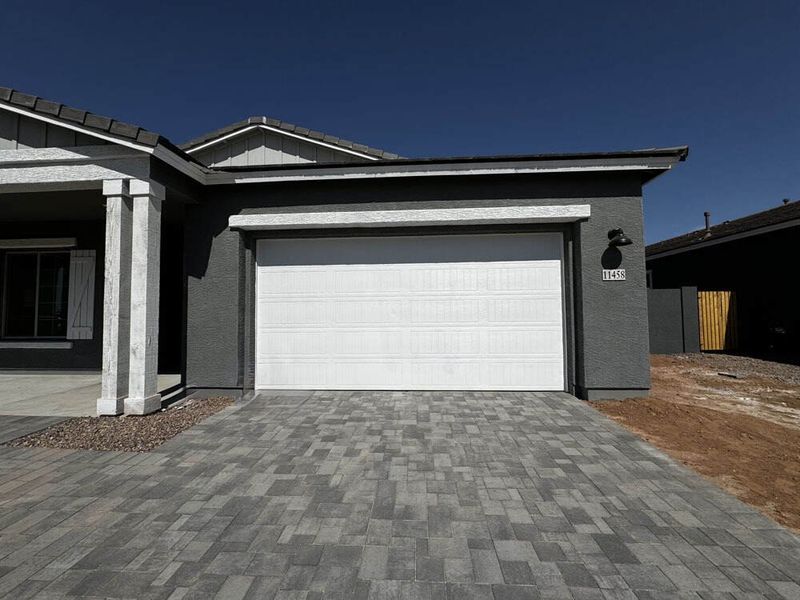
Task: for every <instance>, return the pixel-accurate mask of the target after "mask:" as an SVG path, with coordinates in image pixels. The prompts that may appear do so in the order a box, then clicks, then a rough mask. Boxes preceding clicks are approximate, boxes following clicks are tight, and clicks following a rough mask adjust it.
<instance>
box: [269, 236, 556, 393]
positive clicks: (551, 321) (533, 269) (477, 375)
mask: <svg viewBox="0 0 800 600" xmlns="http://www.w3.org/2000/svg"><path fill="white" fill-rule="evenodd" d="M561 249H562V240H561V235H560V234H558V233H541V234H504V235H494V234H492V235H446V236H414V237H400V236H397V237H356V238H335V239H331V238H314V239H281V240H261V241H259V242H258V249H257V277H256V286H257V308H256V387H257V388H259V389H269V388H272V389H287V388H291V389H376V390H379V389H383V390H443V389H449V390H563V389H564V350H563V324H562V323H563V308H562V305H563V302H562V299H563V298H562V295H563V294H562V287H563V285H562V268H561V266H562V265H561V262H562V258H561V254H562V252H561Z"/></svg>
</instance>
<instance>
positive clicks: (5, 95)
mask: <svg viewBox="0 0 800 600" xmlns="http://www.w3.org/2000/svg"><path fill="white" fill-rule="evenodd" d="M13 92H14V90H12V89H11V88H7V87H1V86H0V100H4V101H6V102H8V101H9V100H10V99H11V94H12V93H13Z"/></svg>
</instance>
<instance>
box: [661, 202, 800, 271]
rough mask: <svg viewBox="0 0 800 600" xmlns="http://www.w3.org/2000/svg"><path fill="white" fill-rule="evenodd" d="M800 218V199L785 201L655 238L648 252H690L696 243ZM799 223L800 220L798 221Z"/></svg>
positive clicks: (738, 234)
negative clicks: (656, 239)
mask: <svg viewBox="0 0 800 600" xmlns="http://www.w3.org/2000/svg"><path fill="white" fill-rule="evenodd" d="M795 220H798V221H800V200H798V201H795V202H789V203H787V204H782V205H781V206H778V207H776V208H771V209H769V210H765V211H762V212H758V213H755V214H752V215H748V216H746V217H742V218H740V219H735V220H733V221H725V222H724V223H720V224H719V225H714V226H713V227H710V228H709V229H698V230H697V231H691V232H689V233H685V234H683V235H679V236H677V237H674V238H670V239H668V240H663V241H661V242H656V243H655V244H650V245H649V246H647V249H646V254H647V256H648V257H654V256H656V255H661V254H665V253H667V252H669V253H670V254H677V253H678V252H688V251H689V250H693V249H694V248H695V247H696V246H700V245H706V244H710V243H712V242H713V243H722V242H725V241H728V240H726V238H728V237H734V236H740V235H741V234H750V235H756V234H757V233H758V232H759V230H761V229H764V228H768V227H775V226H779V225H783V224H787V223H789V222H790V221H795ZM798 225H800V222H798Z"/></svg>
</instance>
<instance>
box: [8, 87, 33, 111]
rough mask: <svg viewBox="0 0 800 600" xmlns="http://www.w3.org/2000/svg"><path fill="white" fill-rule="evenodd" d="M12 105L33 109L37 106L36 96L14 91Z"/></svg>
mask: <svg viewBox="0 0 800 600" xmlns="http://www.w3.org/2000/svg"><path fill="white" fill-rule="evenodd" d="M11 104H17V105H19V106H24V107H26V108H33V107H34V106H36V96H33V95H31V94H23V93H22V92H18V91H17V90H14V91H13V92H11Z"/></svg>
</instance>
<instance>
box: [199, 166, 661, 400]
mask: <svg viewBox="0 0 800 600" xmlns="http://www.w3.org/2000/svg"><path fill="white" fill-rule="evenodd" d="M488 199H498V200H511V199H523V200H527V201H532V202H535V203H538V204H542V205H548V204H549V205H554V204H590V205H591V207H592V217H591V218H590V219H589V220H588V221H586V222H582V223H578V224H575V225H570V226H567V229H568V230H570V232H571V234H572V235H571V237H572V239H573V241H572V264H571V265H567V268H569V269H571V270H572V272H571V273H570V274H571V275H573V276H574V290H570V293H574V298H572V299H571V302H572V305H574V309H573V310H572V314H571V315H570V320H568V324H567V325H568V326H567V330H568V331H572V330H574V336H571V338H572V339H570V340H568V341H569V345H568V354H569V353H573V354H574V357H575V358H574V361H575V364H574V370H573V369H570V373H569V378H570V381H569V391H571V392H573V393H578V394H580V395H583V396H584V397H602V396H612V397H614V396H625V395H642V391H643V390H646V389H647V388H649V383H650V379H649V363H648V326H647V303H646V291H645V272H644V243H643V227H642V205H641V180H640V179H639V177H638V176H637V175H636V174H622V173H620V174H615V175H610V174H609V175H606V174H591V175H589V174H583V175H569V176H564V175H515V176H502V177H501V176H497V177H442V178H438V177H424V178H418V179H410V178H405V179H401V180H365V181H351V182H297V183H293V184H249V185H240V186H220V187H213V188H207V189H206V190H205V192H204V198H203V199H202V201H201V202H200V203H199V204H198V205H195V206H189V207H187V209H186V237H185V240H186V244H185V248H186V254H185V259H186V273H187V348H186V353H187V357H186V383H187V387H189V388H241V387H243V386H244V385H245V384H246V382H247V381H248V380H252V364H251V363H252V348H251V344H252V336H253V332H252V331H251V328H252V318H251V317H250V316H249V313H248V311H250V310H252V298H248V294H249V293H252V274H251V273H250V274H248V265H250V262H249V261H251V260H252V253H251V252H249V251H248V250H247V247H248V244H249V243H250V242H249V241H248V237H247V234H242V233H239V232H236V231H231V230H230V229H229V228H228V217H229V216H230V215H233V214H246V213H257V212H259V211H261V210H263V209H265V208H270V207H275V206H297V205H311V204H343V203H365V204H366V205H369V204H370V203H375V202H406V201H451V200H488ZM613 227H622V228H623V229H624V230H625V232H626V233H627V234H628V235H629V236H630V237H632V238H633V239H634V241H635V244H634V245H632V246H628V247H625V248H623V249H622V250H621V253H622V262H621V264H620V265H619V266H620V267H621V268H625V269H626V270H627V280H626V281H624V282H603V281H601V275H602V269H603V253H604V252H605V251H606V249H607V248H608V238H607V232H608V230H609V229H611V228H613ZM459 230H463V229H461V228H459ZM468 230H469V229H468ZM528 230H536V227H534V226H531V227H530V228H528ZM451 231H453V232H455V230H451ZM433 232H434V230H431V233H433ZM345 233H346V232H341V231H337V232H335V234H336V235H342V234H345ZM360 233H362V234H367V233H368V234H371V235H374V234H375V230H367V229H365V230H361V231H360ZM382 233H384V234H392V233H394V234H397V233H399V232H398V231H397V230H393V231H387V230H384V231H383V232H382ZM324 234H325V233H324V232H290V233H284V234H283V235H290V236H300V235H324ZM328 234H330V232H328ZM271 235H281V234H279V233H274V234H271ZM570 279H573V278H570ZM569 305H570V304H569V303H568V306H569Z"/></svg>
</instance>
